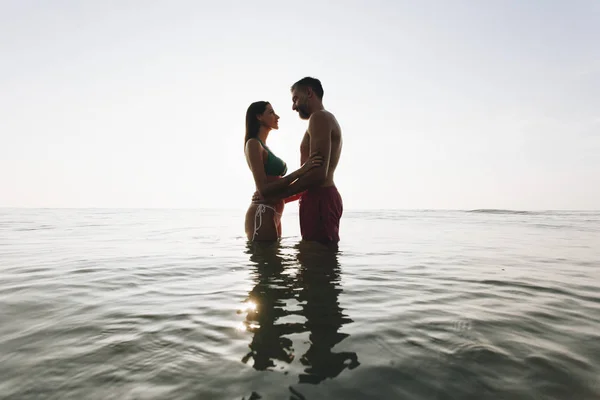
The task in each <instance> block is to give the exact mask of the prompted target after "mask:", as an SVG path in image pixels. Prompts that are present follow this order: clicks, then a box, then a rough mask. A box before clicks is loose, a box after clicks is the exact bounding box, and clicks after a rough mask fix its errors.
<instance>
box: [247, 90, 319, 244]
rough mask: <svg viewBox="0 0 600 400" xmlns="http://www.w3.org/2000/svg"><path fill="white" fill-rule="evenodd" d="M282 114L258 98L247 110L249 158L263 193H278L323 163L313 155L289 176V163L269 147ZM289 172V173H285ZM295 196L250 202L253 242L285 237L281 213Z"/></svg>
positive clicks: (249, 233)
mask: <svg viewBox="0 0 600 400" xmlns="http://www.w3.org/2000/svg"><path fill="white" fill-rule="evenodd" d="M278 121H279V116H278V115H277V114H275V111H274V110H273V107H272V106H271V104H269V102H266V101H257V102H255V103H252V104H250V107H248V110H247V111H246V137H245V140H244V143H245V153H246V161H247V162H248V166H249V167H250V171H252V175H253V177H254V183H255V185H256V190H257V191H258V192H259V193H260V194H261V195H262V196H263V197H267V196H272V195H277V192H280V191H283V190H284V189H285V188H286V187H287V186H289V185H290V184H291V183H292V182H294V181H295V180H296V179H298V178H299V177H300V176H302V175H304V174H305V173H306V172H307V171H308V170H310V169H311V168H314V167H317V166H320V165H321V164H322V163H323V157H322V156H313V157H311V158H309V160H308V161H307V162H306V163H304V165H303V166H302V167H301V168H300V169H298V170H296V171H294V172H292V173H291V174H289V175H285V173H286V172H287V165H286V163H285V162H284V161H283V160H281V159H280V158H279V157H277V156H276V155H275V154H273V152H272V151H271V150H270V149H269V148H268V147H267V144H266V143H267V138H268V136H269V132H271V130H273V129H279V126H278ZM284 175H285V176H284ZM297 198H298V196H293V197H291V198H287V199H284V200H280V201H278V202H277V203H275V204H250V207H249V208H248V211H247V212H246V236H247V237H248V240H251V241H259V240H260V241H275V240H277V239H279V238H281V213H282V212H283V207H284V204H285V203H287V202H289V201H292V200H296V199H297Z"/></svg>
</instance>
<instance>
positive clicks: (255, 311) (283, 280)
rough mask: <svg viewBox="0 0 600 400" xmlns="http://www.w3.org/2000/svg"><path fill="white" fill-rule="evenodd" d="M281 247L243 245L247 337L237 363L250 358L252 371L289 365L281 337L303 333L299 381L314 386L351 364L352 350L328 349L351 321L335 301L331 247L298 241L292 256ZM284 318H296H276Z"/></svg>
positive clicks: (288, 349)
mask: <svg viewBox="0 0 600 400" xmlns="http://www.w3.org/2000/svg"><path fill="white" fill-rule="evenodd" d="M281 250H282V248H281V245H280V244H279V243H278V242H274V243H256V242H254V243H253V242H249V243H248V253H249V254H250V261H251V262H252V263H253V264H254V266H253V270H252V273H253V280H254V282H255V286H254V288H253V289H252V290H251V291H250V293H249V295H248V299H247V302H246V305H247V307H246V309H247V310H248V311H247V315H246V321H245V327H246V329H247V330H248V331H250V332H252V333H253V337H252V341H251V343H250V345H249V347H250V352H249V353H248V354H247V355H245V356H244V357H243V359H242V361H243V362H244V363H248V362H249V361H250V359H253V360H254V363H253V367H254V368H255V369H257V370H266V369H269V368H273V367H275V362H276V360H278V361H282V362H285V363H287V364H289V363H291V362H292V361H293V360H294V358H296V356H295V355H294V349H293V343H292V340H291V339H289V338H288V337H286V335H290V334H294V333H296V334H299V333H303V332H308V333H309V342H310V347H309V348H308V350H307V351H306V352H305V353H304V354H302V355H301V356H300V358H299V361H300V363H301V364H302V365H303V366H304V373H303V374H301V375H300V378H299V381H300V382H301V383H303V382H306V383H315V384H316V383H319V382H321V381H323V380H324V379H326V378H334V377H336V376H337V375H339V374H340V373H341V372H342V371H343V370H344V369H345V368H349V369H353V368H355V367H357V366H358V365H359V363H358V358H357V355H356V353H353V352H338V353H336V352H333V347H334V346H335V345H336V344H338V343H340V342H341V341H342V340H344V339H345V338H346V337H347V336H348V334H344V333H341V332H338V330H339V329H340V328H341V327H342V325H343V324H346V323H349V322H352V320H351V319H349V318H348V317H346V316H345V315H344V313H343V309H342V308H341V307H340V306H339V302H338V295H339V293H340V292H341V289H340V287H339V285H340V282H339V280H340V268H339V264H338V260H337V250H331V249H327V248H324V247H323V246H320V245H318V244H315V243H310V242H304V241H303V242H300V243H299V244H298V246H297V247H296V250H297V257H296V259H295V260H294V259H293V256H291V255H289V256H288V255H284V254H282V251H281ZM296 267H297V272H296V273H295V274H292V273H293V272H294V271H293V270H295V269H296ZM292 299H295V300H296V301H297V302H298V305H297V306H294V308H293V309H292V308H291V307H290V305H289V301H290V300H292ZM287 316H296V317H302V318H293V320H294V321H296V322H287V321H285V322H279V319H281V318H284V317H287ZM286 319H287V318H286Z"/></svg>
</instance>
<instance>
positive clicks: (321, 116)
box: [307, 110, 335, 133]
mask: <svg viewBox="0 0 600 400" xmlns="http://www.w3.org/2000/svg"><path fill="white" fill-rule="evenodd" d="M334 121H335V117H334V116H333V114H332V113H330V112H329V111H327V110H319V111H315V112H314V113H312V114H311V116H310V118H309V120H308V126H309V128H308V130H307V133H309V132H310V131H311V127H313V128H314V127H317V126H318V127H320V128H322V129H328V128H329V129H331V127H332V126H333V123H334Z"/></svg>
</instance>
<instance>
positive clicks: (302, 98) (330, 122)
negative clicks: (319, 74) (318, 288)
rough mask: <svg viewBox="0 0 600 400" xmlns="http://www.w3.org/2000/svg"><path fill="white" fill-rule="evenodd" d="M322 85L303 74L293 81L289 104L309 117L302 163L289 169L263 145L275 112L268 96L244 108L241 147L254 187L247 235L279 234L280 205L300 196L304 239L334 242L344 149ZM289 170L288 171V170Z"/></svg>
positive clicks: (276, 126)
mask: <svg viewBox="0 0 600 400" xmlns="http://www.w3.org/2000/svg"><path fill="white" fill-rule="evenodd" d="M323 93H324V92H323V86H322V85H321V82H320V81H319V80H318V79H315V78H311V77H306V78H303V79H301V80H299V81H298V82H296V83H294V84H293V85H292V87H291V95H292V109H293V110H294V111H296V112H298V114H299V116H300V118H302V119H304V120H307V121H308V128H307V130H306V132H305V134H304V137H303V139H302V142H301V145H300V164H301V165H302V166H301V167H300V168H299V169H297V170H296V171H293V172H291V173H289V174H287V172H288V170H287V164H286V163H285V161H283V160H282V159H280V158H279V157H277V156H276V155H275V154H274V153H273V152H272V151H271V149H270V148H269V147H268V146H267V139H268V137H269V133H270V132H271V131H272V130H277V129H279V116H278V115H277V114H276V113H275V110H273V106H272V105H271V104H270V103H269V102H266V101H257V102H255V103H252V104H251V105H250V106H249V107H248V110H247V112H246V136H245V140H244V143H245V145H244V149H245V155H246V161H247V163H248V167H249V168H250V171H251V172H252V176H253V178H254V183H255V186H256V192H255V193H254V196H253V197H252V202H251V204H250V206H249V207H248V211H247V212H246V221H245V230H246V236H247V237H248V239H249V240H250V241H253V242H254V241H277V240H278V239H280V238H281V215H282V213H283V209H284V205H285V204H286V203H288V202H290V201H294V200H298V201H299V215H300V232H301V234H302V239H303V240H305V241H315V242H319V243H322V244H325V245H328V246H330V247H331V246H334V247H335V246H337V243H338V242H339V240H340V238H339V226H340V219H341V217H342V212H343V202H342V197H341V195H340V193H339V192H338V190H337V187H336V185H335V182H334V173H335V170H336V167H337V165H338V162H339V160H340V155H341V151H342V130H341V128H340V125H339V123H338V122H337V120H336V118H335V116H334V115H333V114H332V113H330V112H329V111H327V110H325V108H324V107H323ZM286 174H287V175H286Z"/></svg>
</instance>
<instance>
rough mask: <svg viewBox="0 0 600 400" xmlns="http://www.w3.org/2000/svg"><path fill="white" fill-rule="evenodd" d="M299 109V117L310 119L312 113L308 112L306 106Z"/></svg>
mask: <svg viewBox="0 0 600 400" xmlns="http://www.w3.org/2000/svg"><path fill="white" fill-rule="evenodd" d="M297 109H298V115H300V118H302V119H308V117H310V113H309V112H308V110H307V109H306V107H305V106H304V105H302V106H298V108H297Z"/></svg>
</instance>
